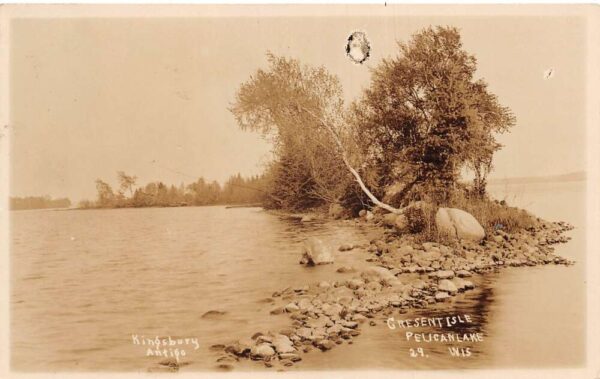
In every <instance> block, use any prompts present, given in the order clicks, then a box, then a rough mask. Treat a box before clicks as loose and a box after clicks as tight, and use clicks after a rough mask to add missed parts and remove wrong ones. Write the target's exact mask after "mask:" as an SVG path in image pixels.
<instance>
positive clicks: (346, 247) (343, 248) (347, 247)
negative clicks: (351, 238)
mask: <svg viewBox="0 0 600 379" xmlns="http://www.w3.org/2000/svg"><path fill="white" fill-rule="evenodd" d="M352 249H354V246H352V245H350V244H348V243H345V244H343V245H341V246H340V247H339V249H338V250H339V251H350V250H352Z"/></svg>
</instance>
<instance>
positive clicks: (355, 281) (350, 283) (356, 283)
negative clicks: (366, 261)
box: [346, 279, 365, 290]
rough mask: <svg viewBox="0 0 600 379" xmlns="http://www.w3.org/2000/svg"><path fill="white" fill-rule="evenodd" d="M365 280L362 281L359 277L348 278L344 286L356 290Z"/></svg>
mask: <svg viewBox="0 0 600 379" xmlns="http://www.w3.org/2000/svg"><path fill="white" fill-rule="evenodd" d="M364 285H365V282H363V281H362V280H360V279H350V280H348V282H347V283H346V286H347V287H348V288H350V289H352V290H357V289H359V288H360V287H362V286H364Z"/></svg>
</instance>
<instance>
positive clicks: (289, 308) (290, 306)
mask: <svg viewBox="0 0 600 379" xmlns="http://www.w3.org/2000/svg"><path fill="white" fill-rule="evenodd" d="M299 310H300V307H298V306H297V305H296V303H289V304H288V305H286V306H285V311H286V312H288V313H293V312H297V311H299ZM272 312H273V311H271V313H272Z"/></svg>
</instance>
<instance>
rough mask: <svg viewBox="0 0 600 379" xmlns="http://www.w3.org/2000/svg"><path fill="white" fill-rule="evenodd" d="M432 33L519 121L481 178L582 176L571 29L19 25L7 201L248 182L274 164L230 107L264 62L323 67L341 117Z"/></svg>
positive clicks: (165, 22) (477, 20)
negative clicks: (277, 58) (445, 34)
mask: <svg viewBox="0 0 600 379" xmlns="http://www.w3.org/2000/svg"><path fill="white" fill-rule="evenodd" d="M429 25H452V26H456V27H458V28H460V31H461V35H462V40H463V45H464V46H463V47H464V48H465V49H466V50H467V51H468V52H470V53H472V54H474V55H475V56H476V58H477V62H478V63H477V67H478V70H477V74H476V76H477V77H478V78H479V77H482V78H484V79H485V80H486V81H487V82H488V83H489V89H490V91H491V92H493V93H495V94H496V95H497V96H498V98H499V100H500V102H501V103H502V104H503V105H505V106H508V107H510V108H511V109H512V110H513V112H514V114H515V116H516V118H517V124H516V126H515V127H514V128H513V129H512V131H511V132H510V133H508V134H505V135H501V136H499V141H500V142H501V143H502V144H503V145H504V148H503V150H501V151H500V152H498V153H497V154H496V157H495V161H494V165H495V170H494V172H493V173H492V175H491V177H492V178H507V177H523V176H545V175H556V174H564V173H569V172H574V171H582V170H584V169H585V166H586V163H585V154H586V153H585V133H586V126H585V111H586V110H585V80H584V79H585V69H586V67H585V59H586V56H585V43H586V41H585V32H586V31H585V25H584V23H583V21H582V19H579V18H576V17H535V16H494V17H420V16H419V17H408V16H398V17H396V16H378V17H326V16H319V17H268V18H266V17H265V18H258V17H228V18H199V17H198V18H144V19H142V18H137V19H134V18H118V19H117V18H69V19H67V18H53V19H15V20H12V24H11V26H10V34H11V36H10V38H11V39H10V52H9V53H10V67H9V69H10V74H9V75H10V109H9V117H10V133H11V134H10V142H11V153H10V157H11V162H10V164H11V176H10V192H11V196H36V195H50V196H53V197H64V196H66V197H69V198H70V199H71V200H72V201H74V202H77V201H79V200H81V199H84V198H88V199H93V198H94V197H95V184H94V182H95V180H96V179H97V178H101V179H103V180H105V181H107V182H109V183H110V184H112V185H113V187H117V179H116V172H117V171H125V172H126V173H128V174H131V175H136V176H137V177H138V184H142V185H143V184H146V183H147V182H150V181H156V180H161V181H163V182H165V183H168V184H175V185H179V184H180V183H182V182H185V183H189V182H192V181H194V180H195V179H196V178H198V177H200V176H202V177H204V178H206V179H208V180H217V181H220V182H224V181H225V180H226V179H227V177H228V176H229V175H231V174H235V173H238V172H239V173H241V174H242V175H255V174H259V173H260V172H262V171H263V168H264V165H265V164H266V163H268V162H269V160H270V159H271V155H270V149H271V148H270V146H269V144H268V143H267V142H266V141H264V140H262V139H261V137H260V136H259V135H257V134H255V133H252V132H247V131H241V130H240V129H239V128H238V126H237V125H236V122H235V120H234V118H233V116H232V115H231V113H230V112H229V110H228V107H229V106H230V104H231V103H232V101H233V100H234V96H235V93H236V90H237V89H238V88H239V85H240V84H241V83H243V82H244V81H246V80H248V79H249V77H250V76H251V75H252V74H253V73H254V72H255V71H256V70H257V69H258V68H264V67H266V63H267V62H266V52H267V51H271V52H273V53H275V54H280V55H286V56H291V57H295V58H298V59H300V60H301V61H302V62H304V63H307V64H310V65H322V66H325V67H326V68H327V69H328V70H329V71H330V72H331V73H333V74H335V75H337V76H338V77H339V78H340V81H341V83H342V85H343V88H344V95H345V98H346V100H347V101H352V100H353V99H355V98H357V97H358V96H359V95H360V93H361V91H362V90H363V89H364V88H366V87H367V86H368V85H369V80H370V69H372V68H374V67H375V66H376V65H377V64H378V63H380V62H381V60H382V59H383V58H386V57H390V56H394V55H395V54H396V53H397V51H398V48H397V44H396V41H407V40H408V39H409V38H410V36H411V35H412V34H413V33H415V32H418V31H419V30H421V29H422V28H424V27H426V26H429ZM356 30H361V31H364V32H365V33H366V35H367V38H369V40H370V44H371V55H370V57H369V59H368V60H367V61H366V62H365V63H364V64H362V65H358V64H355V63H353V62H352V61H351V60H350V59H349V58H348V57H347V56H346V54H345V44H346V39H347V38H348V36H349V35H350V34H351V33H352V32H353V31H356ZM550 68H552V69H553V70H554V75H553V76H552V77H551V78H550V79H544V72H545V71H546V70H548V69H550Z"/></svg>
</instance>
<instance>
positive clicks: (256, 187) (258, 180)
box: [79, 171, 266, 208]
mask: <svg viewBox="0 0 600 379" xmlns="http://www.w3.org/2000/svg"><path fill="white" fill-rule="evenodd" d="M117 178H118V182H119V188H118V189H117V190H116V191H114V190H113V189H112V187H111V186H110V185H109V184H108V183H106V182H104V181H103V180H101V179H97V180H96V190H97V196H96V200H95V201H89V200H84V201H81V202H80V203H79V207H80V208H126V207H135V208H142V207H180V206H198V205H219V204H223V205H225V204H228V205H229V204H258V203H262V202H263V201H264V197H265V192H264V188H265V181H266V179H265V177H264V176H253V177H249V178H245V177H242V176H241V175H240V174H237V175H233V176H231V177H230V178H229V179H228V180H227V182H226V183H225V184H224V185H223V186H221V185H220V184H219V183H218V182H216V181H212V182H208V181H206V180H205V179H204V178H199V179H198V180H196V181H195V182H193V183H191V184H187V185H185V184H184V183H181V184H180V185H179V186H174V185H167V184H165V183H162V182H150V183H148V184H146V185H145V186H143V187H135V184H136V182H137V177H135V176H131V175H127V174H125V173H124V172H122V171H119V172H117Z"/></svg>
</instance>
